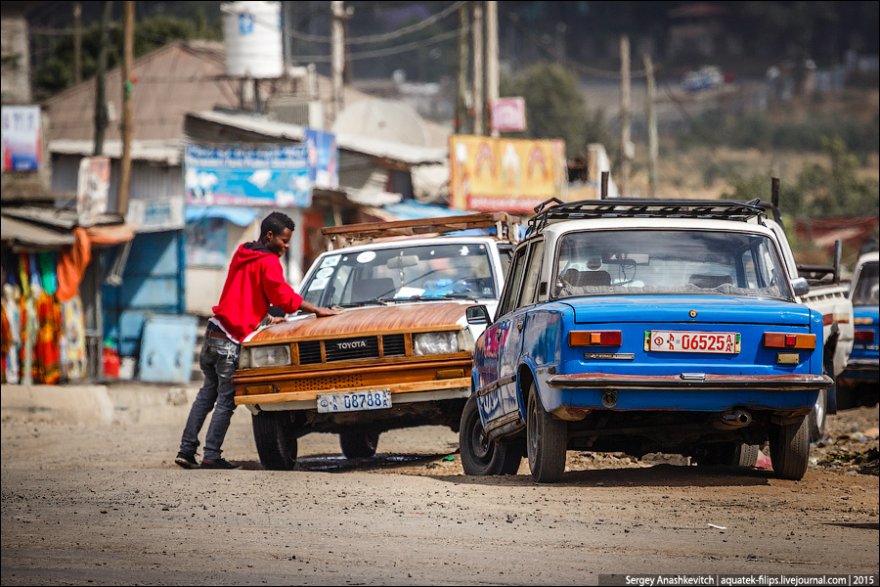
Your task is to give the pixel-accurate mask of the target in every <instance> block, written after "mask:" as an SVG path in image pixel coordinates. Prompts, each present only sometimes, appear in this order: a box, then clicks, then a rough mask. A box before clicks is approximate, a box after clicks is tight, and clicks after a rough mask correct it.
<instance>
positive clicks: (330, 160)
mask: <svg viewBox="0 0 880 587" xmlns="http://www.w3.org/2000/svg"><path fill="white" fill-rule="evenodd" d="M305 141H306V148H307V149H308V153H309V155H308V156H309V178H310V179H311V180H312V183H313V184H314V186H315V187H318V188H324V189H334V190H335V189H337V188H338V187H339V164H338V162H339V147H338V146H337V145H336V135H334V134H333V133H329V132H324V131H321V130H313V129H311V128H307V129H306V136H305Z"/></svg>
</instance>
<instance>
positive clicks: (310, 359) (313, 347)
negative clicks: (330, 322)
mask: <svg viewBox="0 0 880 587" xmlns="http://www.w3.org/2000/svg"><path fill="white" fill-rule="evenodd" d="M320 362H321V341H320V340H313V341H309V342H301V343H299V364H300V365H314V364H315V363H320Z"/></svg>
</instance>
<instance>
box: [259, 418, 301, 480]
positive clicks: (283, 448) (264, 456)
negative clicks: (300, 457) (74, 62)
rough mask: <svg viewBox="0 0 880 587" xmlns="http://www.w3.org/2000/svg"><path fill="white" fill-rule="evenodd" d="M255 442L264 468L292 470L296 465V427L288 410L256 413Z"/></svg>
mask: <svg viewBox="0 0 880 587" xmlns="http://www.w3.org/2000/svg"><path fill="white" fill-rule="evenodd" d="M251 422H252V424H253V428H254V442H255V443H256V445H257V454H258V455H259V456H260V463H261V464H262V465H263V468H265V469H269V470H272V471H290V470H292V469H293V467H294V466H296V450H297V442H296V429H295V427H294V424H293V422H292V421H291V420H290V415H289V414H288V413H287V412H260V413H259V414H254V415H253V417H252V419H251Z"/></svg>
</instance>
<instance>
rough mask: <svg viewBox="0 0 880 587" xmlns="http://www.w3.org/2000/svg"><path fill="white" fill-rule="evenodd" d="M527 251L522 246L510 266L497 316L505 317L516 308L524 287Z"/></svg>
mask: <svg viewBox="0 0 880 587" xmlns="http://www.w3.org/2000/svg"><path fill="white" fill-rule="evenodd" d="M526 251H527V249H526V247H525V246H521V247H520V248H519V249H517V251H516V252H515V253H514V257H513V261H512V262H511V264H510V271H509V272H508V273H507V280H506V281H505V282H504V293H503V294H502V296H501V302H500V303H499V304H498V310H497V312H496V315H497V316H503V315H504V314H507V313H508V312H510V311H511V310H512V309H513V308H515V307H516V301H517V298H518V297H519V295H518V294H519V289H520V286H521V285H522V279H523V270H524V269H525V260H526Z"/></svg>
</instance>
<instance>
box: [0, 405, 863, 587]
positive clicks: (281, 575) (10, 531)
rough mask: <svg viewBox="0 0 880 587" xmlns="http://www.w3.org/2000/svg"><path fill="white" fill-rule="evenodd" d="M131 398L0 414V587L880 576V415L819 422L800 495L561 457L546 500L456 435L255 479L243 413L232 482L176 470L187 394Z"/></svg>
mask: <svg viewBox="0 0 880 587" xmlns="http://www.w3.org/2000/svg"><path fill="white" fill-rule="evenodd" d="M143 393H144V391H143V390H141V391H137V392H136V391H133V390H131V391H129V390H125V389H114V390H111V394H110V395H111V398H112V401H113V403H114V404H115V409H114V414H113V417H112V418H111V419H110V420H112V422H111V421H110V420H104V421H101V420H100V419H99V420H97V421H89V420H86V419H83V420H80V421H76V422H72V421H71V419H70V418H59V417H58V416H57V414H56V415H53V412H52V410H51V409H45V408H40V409H31V410H22V409H20V408H19V409H12V408H8V409H7V407H6V406H8V404H7V403H4V411H3V416H2V565H0V566H2V584H3V585H25V584H59V585H85V584H105V585H107V584H126V585H136V584H165V585H171V584H173V585H181V584H257V585H259V584H328V585H329V584H334V585H348V584H356V585H357V584H370V585H375V584H469V585H484V584H485V585H506V584H543V585H572V584H595V583H597V582H598V580H599V575H600V574H604V573H659V572H666V573H698V572H702V573H789V574H806V573H869V574H872V575H877V573H878V551H877V543H878V477H877V476H876V465H875V468H874V471H875V473H874V474H865V473H860V472H859V471H860V470H861V469H862V464H861V463H859V462H857V461H859V460H860V459H861V460H865V458H866V455H867V458H870V456H869V451H870V450H871V449H873V451H874V453H873V454H874V459H875V462H876V450H877V440H876V434H877V432H876V431H877V422H878V412H877V408H876V407H875V408H873V409H867V408H863V409H860V410H855V411H850V412H847V413H844V414H841V415H839V416H836V417H834V416H832V417H831V421H830V423H829V424H830V431H831V434H830V436H829V439H828V440H827V441H826V442H825V443H824V446H822V447H816V448H814V456H815V464H814V465H813V466H811V468H810V471H808V473H807V475H806V477H805V478H804V480H802V481H800V482H791V481H780V480H777V479H773V478H772V477H771V475H770V474H769V473H768V472H767V471H762V470H750V471H738V470H734V469H724V468H720V469H714V470H712V469H709V470H707V469H700V468H697V467H690V466H686V463H685V462H684V461H683V460H682V459H676V458H674V457H666V456H663V455H657V456H655V457H653V459H646V461H633V460H631V459H629V458H626V457H622V456H619V455H594V454H591V453H580V452H574V451H573V452H570V453H569V458H570V460H569V468H568V470H567V473H566V474H565V476H564V477H563V482H562V483H560V484H557V485H550V486H547V485H537V484H536V483H534V482H533V481H532V480H531V477H530V476H529V474H528V465H527V464H526V463H525V462H524V463H523V465H522V467H521V468H520V472H519V475H517V476H515V477H499V478H477V477H467V476H464V475H462V471H461V466H460V463H459V459H458V455H457V454H455V451H456V449H457V437H456V435H455V434H453V433H451V432H450V431H448V430H445V429H441V428H423V429H415V430H409V431H400V432H394V433H388V434H386V435H383V437H382V439H381V440H380V446H379V453H380V454H379V455H378V456H377V457H376V458H374V459H369V460H366V461H362V462H358V463H353V464H352V463H347V462H346V461H344V460H342V459H341V458H338V457H337V455H338V445H337V441H336V438H335V437H332V436H329V435H310V436H306V437H305V438H303V439H301V441H300V454H301V455H302V456H303V459H302V461H301V467H300V470H297V471H293V472H274V471H263V470H261V468H260V466H259V462H258V460H257V456H256V451H255V449H254V447H253V440H252V438H251V432H250V422H249V420H250V418H249V415H248V413H247V412H245V411H243V410H240V411H239V412H237V413H236V415H235V417H234V418H233V425H232V428H231V431H230V434H229V436H228V438H227V442H226V449H227V450H226V453H225V456H227V457H228V458H229V459H231V460H234V461H238V462H240V463H241V464H242V465H243V466H244V467H243V470H237V471H223V472H220V471H184V470H182V469H179V468H177V467H175V466H174V465H173V464H172V463H171V459H172V458H173V456H174V454H175V452H176V445H177V442H178V439H179V435H180V429H181V427H182V425H183V422H184V419H185V417H186V413H187V409H188V405H187V403H186V397H183V399H181V397H180V396H179V395H177V396H175V395H174V394H168V393H167V392H165V391H162V390H157V389H153V390H148V392H147V393H151V395H150V396H149V398H148V399H144V397H143V395H142V394H143ZM6 394H7V391H6V389H4V396H5V395H6ZM5 401H6V398H5V397H4V402H5ZM871 435H873V438H870V436H871ZM834 455H837V456H834ZM858 455H862V456H861V457H859V456H858ZM828 457H833V458H830V459H829V458H828ZM874 580H875V583H874V584H876V578H875V579H874Z"/></svg>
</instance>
